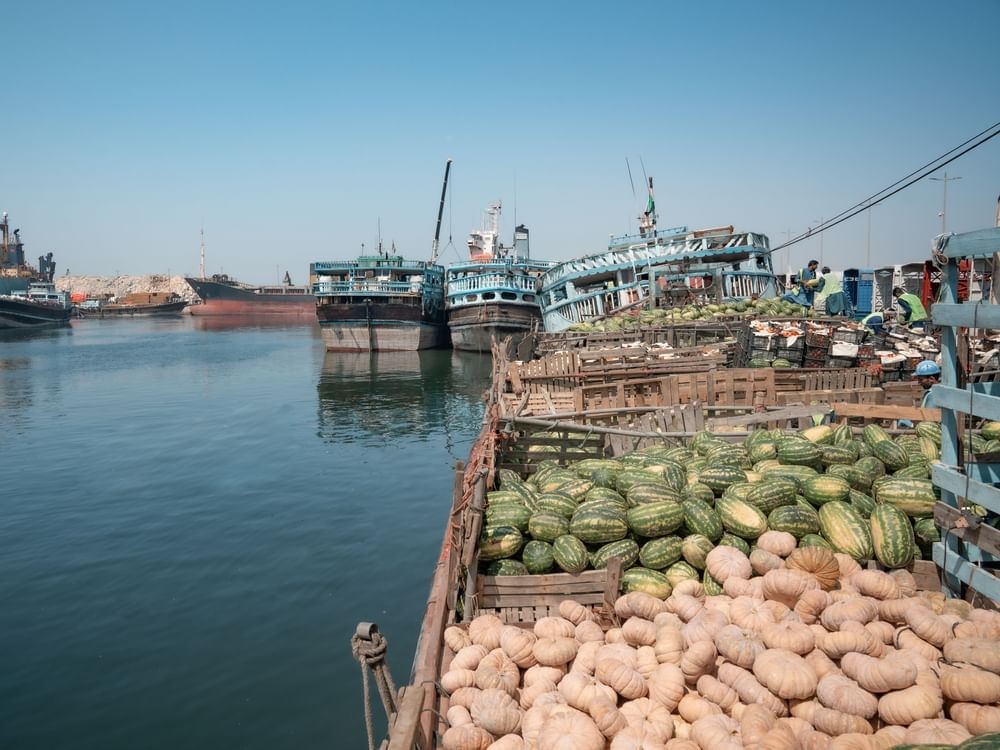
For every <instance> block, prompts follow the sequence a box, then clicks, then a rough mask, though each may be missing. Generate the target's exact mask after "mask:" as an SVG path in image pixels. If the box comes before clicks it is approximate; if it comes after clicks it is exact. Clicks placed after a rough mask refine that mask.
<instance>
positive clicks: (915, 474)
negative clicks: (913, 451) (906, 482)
mask: <svg viewBox="0 0 1000 750" xmlns="http://www.w3.org/2000/svg"><path fill="white" fill-rule="evenodd" d="M892 475H893V476H894V477H899V478H900V479H930V478H931V467H930V465H929V464H926V463H924V462H922V461H914V462H912V463H911V464H910V465H909V466H904V467H903V468H902V469H899V470H898V471H894V472H892Z"/></svg>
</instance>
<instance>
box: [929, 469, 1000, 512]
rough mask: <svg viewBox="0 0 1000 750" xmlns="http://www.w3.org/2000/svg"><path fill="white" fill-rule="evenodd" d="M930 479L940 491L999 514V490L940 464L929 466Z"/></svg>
mask: <svg viewBox="0 0 1000 750" xmlns="http://www.w3.org/2000/svg"><path fill="white" fill-rule="evenodd" d="M931 479H932V480H933V481H934V484H936V485H937V486H938V487H940V488H941V489H942V490H945V491H947V492H950V493H952V494H953V495H955V496H957V497H964V498H965V499H966V500H969V501H971V502H973V503H976V504H977V505H982V506H983V507H984V508H986V510H989V511H993V512H994V513H1000V488H997V487H992V486H990V485H988V484H983V483H982V482H978V481H976V480H975V479H972V478H970V477H968V476H966V475H965V474H962V473H961V472H959V471H958V470H957V469H955V468H953V467H951V466H945V465H944V464H942V463H935V464H932V465H931ZM945 499H947V498H945Z"/></svg>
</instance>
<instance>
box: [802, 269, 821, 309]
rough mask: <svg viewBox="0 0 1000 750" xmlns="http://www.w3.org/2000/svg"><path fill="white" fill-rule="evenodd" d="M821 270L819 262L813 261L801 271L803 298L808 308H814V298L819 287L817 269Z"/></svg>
mask: <svg viewBox="0 0 1000 750" xmlns="http://www.w3.org/2000/svg"><path fill="white" fill-rule="evenodd" d="M817 268H819V261H818V260H811V261H809V262H808V263H807V264H806V267H805V268H800V269H799V282H798V283H799V286H800V287H802V297H803V298H804V299H805V300H806V306H807V307H812V303H813V297H814V296H815V295H816V287H817V286H819V279H818V278H816V269H817Z"/></svg>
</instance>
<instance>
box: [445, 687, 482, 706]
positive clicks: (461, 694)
mask: <svg viewBox="0 0 1000 750" xmlns="http://www.w3.org/2000/svg"><path fill="white" fill-rule="evenodd" d="M479 693H480V690H479V688H477V687H462V688H458V690H456V691H455V692H453V693H452V694H451V695H449V696H448V703H449V704H450V705H452V706H464V707H465V708H468V707H469V706H471V705H472V701H473V700H474V699H475V697H476V696H477V695H479Z"/></svg>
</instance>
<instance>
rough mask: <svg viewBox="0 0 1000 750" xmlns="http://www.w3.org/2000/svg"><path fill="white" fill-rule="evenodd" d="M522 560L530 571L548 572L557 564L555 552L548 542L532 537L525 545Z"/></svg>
mask: <svg viewBox="0 0 1000 750" xmlns="http://www.w3.org/2000/svg"><path fill="white" fill-rule="evenodd" d="M521 561H522V562H523V563H524V567H526V568H527V569H528V572H529V573H548V572H549V571H550V570H551V569H552V566H553V565H554V564H555V553H554V552H553V550H552V545H551V544H549V543H548V542H543V541H541V540H539V539H532V540H531V541H530V542H528V543H527V544H526V545H524V549H523V550H522V551H521Z"/></svg>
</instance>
